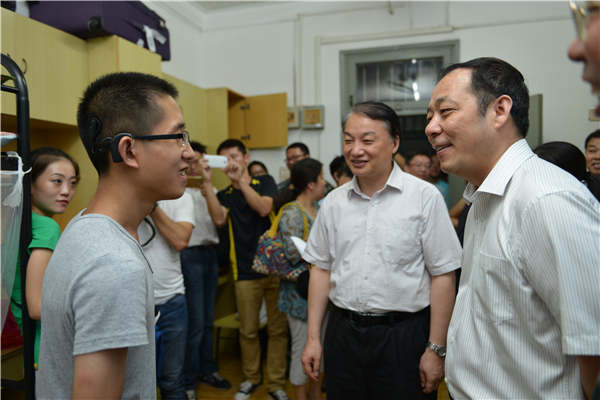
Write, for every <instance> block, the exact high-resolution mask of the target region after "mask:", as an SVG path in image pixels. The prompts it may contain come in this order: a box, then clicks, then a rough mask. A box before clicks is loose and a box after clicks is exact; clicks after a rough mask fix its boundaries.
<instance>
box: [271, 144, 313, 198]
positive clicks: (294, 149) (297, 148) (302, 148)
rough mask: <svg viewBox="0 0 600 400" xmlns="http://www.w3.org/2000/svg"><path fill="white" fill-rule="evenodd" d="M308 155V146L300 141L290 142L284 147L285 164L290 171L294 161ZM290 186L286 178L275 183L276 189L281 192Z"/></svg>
mask: <svg viewBox="0 0 600 400" xmlns="http://www.w3.org/2000/svg"><path fill="white" fill-rule="evenodd" d="M309 157H310V151H309V150H308V146H307V145H305V144H304V143H301V142H295V143H292V144H290V145H289V146H288V147H287V148H286V149H285V160H284V161H285V165H286V166H287V168H288V170H289V171H291V170H292V167H293V166H294V164H295V163H297V162H298V161H300V160H304V159H305V158H309ZM289 186H290V180H289V179H286V180H283V181H281V182H279V183H278V184H277V191H278V192H279V193H281V192H282V191H284V190H285V189H287V188H288V187H289Z"/></svg>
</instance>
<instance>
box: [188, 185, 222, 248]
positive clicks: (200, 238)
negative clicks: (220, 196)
mask: <svg viewBox="0 0 600 400" xmlns="http://www.w3.org/2000/svg"><path fill="white" fill-rule="evenodd" d="M213 190H214V191H215V193H216V189H215V188H213ZM185 192H186V193H189V194H190V196H192V200H193V202H194V218H195V222H194V230H193V231H192V236H191V237H190V241H189V242H188V247H192V246H207V245H214V244H217V243H219V235H218V233H217V227H216V226H215V224H214V222H213V221H212V219H211V217H210V213H209V212H208V205H207V204H206V199H205V198H204V196H202V192H201V191H200V189H196V188H186V189H185Z"/></svg>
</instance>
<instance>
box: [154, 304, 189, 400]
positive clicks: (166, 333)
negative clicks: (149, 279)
mask: <svg viewBox="0 0 600 400" xmlns="http://www.w3.org/2000/svg"><path fill="white" fill-rule="evenodd" d="M156 307H157V308H158V311H160V318H159V319H158V322H157V323H156V324H157V326H158V330H159V331H160V332H161V333H162V337H161V341H162V349H161V352H162V354H161V357H162V366H161V370H162V372H161V374H160V377H159V378H158V387H159V388H160V395H161V398H162V399H163V400H167V399H168V400H171V399H177V400H179V399H183V400H185V399H186V395H185V389H184V386H183V363H184V360H185V353H186V350H185V340H186V335H187V328H188V315H187V304H186V303H185V296H184V295H182V294H178V295H175V297H173V298H172V299H171V300H169V301H167V302H166V303H165V304H161V305H158V306H156Z"/></svg>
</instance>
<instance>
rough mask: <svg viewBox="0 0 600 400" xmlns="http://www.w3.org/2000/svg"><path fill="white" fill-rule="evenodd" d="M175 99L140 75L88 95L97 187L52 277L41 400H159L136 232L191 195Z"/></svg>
mask: <svg viewBox="0 0 600 400" xmlns="http://www.w3.org/2000/svg"><path fill="white" fill-rule="evenodd" d="M176 97H177V90H176V89H175V88H174V87H173V86H172V85H171V84H170V83H168V82H166V81H164V80H162V79H160V78H157V77H155V76H152V75H146V74H140V73H133V72H128V73H114V74H109V75H106V76H103V77H101V78H99V79H98V80H96V81H95V82H93V83H92V84H91V85H90V86H89V87H88V88H87V90H86V91H85V93H84V96H83V99H82V100H81V102H80V104H79V109H78V114H77V123H78V128H79V133H80V137H81V141H82V142H83V145H84V147H85V149H86V151H87V153H88V155H89V157H90V160H91V162H92V164H93V165H94V167H95V168H96V170H97V171H98V175H99V179H98V187H97V190H96V193H95V194H94V195H93V196H92V199H91V201H90V203H89V205H88V208H87V209H85V210H83V211H82V212H81V213H79V214H78V215H77V216H76V217H75V218H74V219H73V220H72V221H71V222H70V223H69V225H68V226H67V228H66V229H65V231H64V233H63V234H62V236H61V238H60V240H59V242H58V245H57V247H56V249H55V251H54V254H53V257H52V259H51V260H50V263H49V264H48V267H47V269H46V272H45V277H44V289H43V293H42V315H43V318H42V325H43V329H42V339H41V346H40V365H43V367H41V368H40V371H39V374H38V384H37V386H36V393H37V396H38V397H39V398H54V399H57V398H71V397H73V398H140V399H153V398H155V397H156V378H155V377H156V371H155V353H154V296H153V291H152V270H151V267H150V265H149V264H148V261H147V260H146V258H145V257H144V254H143V251H142V248H141V246H140V243H139V241H138V236H137V228H138V225H139V224H140V222H141V221H142V220H143V219H144V217H145V216H146V215H148V214H149V213H150V212H151V211H152V209H153V207H154V206H155V204H156V202H157V201H159V200H163V199H174V198H178V197H180V196H181V195H182V194H183V192H184V190H185V186H186V183H187V176H186V170H187V168H188V162H189V161H190V160H191V158H192V156H193V153H192V149H191V148H190V147H189V145H188V142H187V134H186V133H185V131H184V129H185V121H184V119H183V115H182V113H181V110H180V108H179V106H178V105H177V102H176V100H175V99H176ZM154 139H156V140H154Z"/></svg>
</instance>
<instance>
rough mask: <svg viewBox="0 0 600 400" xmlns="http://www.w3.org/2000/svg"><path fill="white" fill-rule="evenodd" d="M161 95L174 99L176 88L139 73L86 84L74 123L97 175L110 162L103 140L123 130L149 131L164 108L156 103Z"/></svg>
mask: <svg viewBox="0 0 600 400" xmlns="http://www.w3.org/2000/svg"><path fill="white" fill-rule="evenodd" d="M160 96H171V97H173V98H174V99H175V98H177V89H175V87H174V86H173V85H171V84H170V83H169V82H167V81H165V80H163V79H161V78H158V77H156V76H153V75H148V74H142V73H139V72H117V73H112V74H108V75H104V76H102V77H101V78H99V79H97V80H96V81H94V82H92V84H90V85H89V86H88V88H87V89H86V90H85V93H84V94H83V98H82V99H81V102H80V103H79V107H78V109H77V126H78V128H79V136H80V137H81V141H82V142H83V146H84V147H85V150H86V151H87V153H88V155H89V157H90V160H91V161H92V164H93V165H94V167H95V168H96V170H97V171H98V174H99V175H101V174H103V173H104V172H106V170H107V169H108V165H109V164H108V163H109V159H108V153H110V151H109V149H110V146H106V145H105V143H104V142H103V141H102V139H104V138H108V137H113V136H115V135H116V134H118V133H122V132H127V133H131V134H132V135H134V136H136V135H147V134H149V133H150V132H151V131H152V130H153V129H154V127H155V126H156V125H157V124H158V123H159V122H160V121H161V120H162V118H163V110H162V109H161V108H160V107H159V106H158V105H157V104H156V98H157V97H160ZM103 144H104V145H103Z"/></svg>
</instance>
